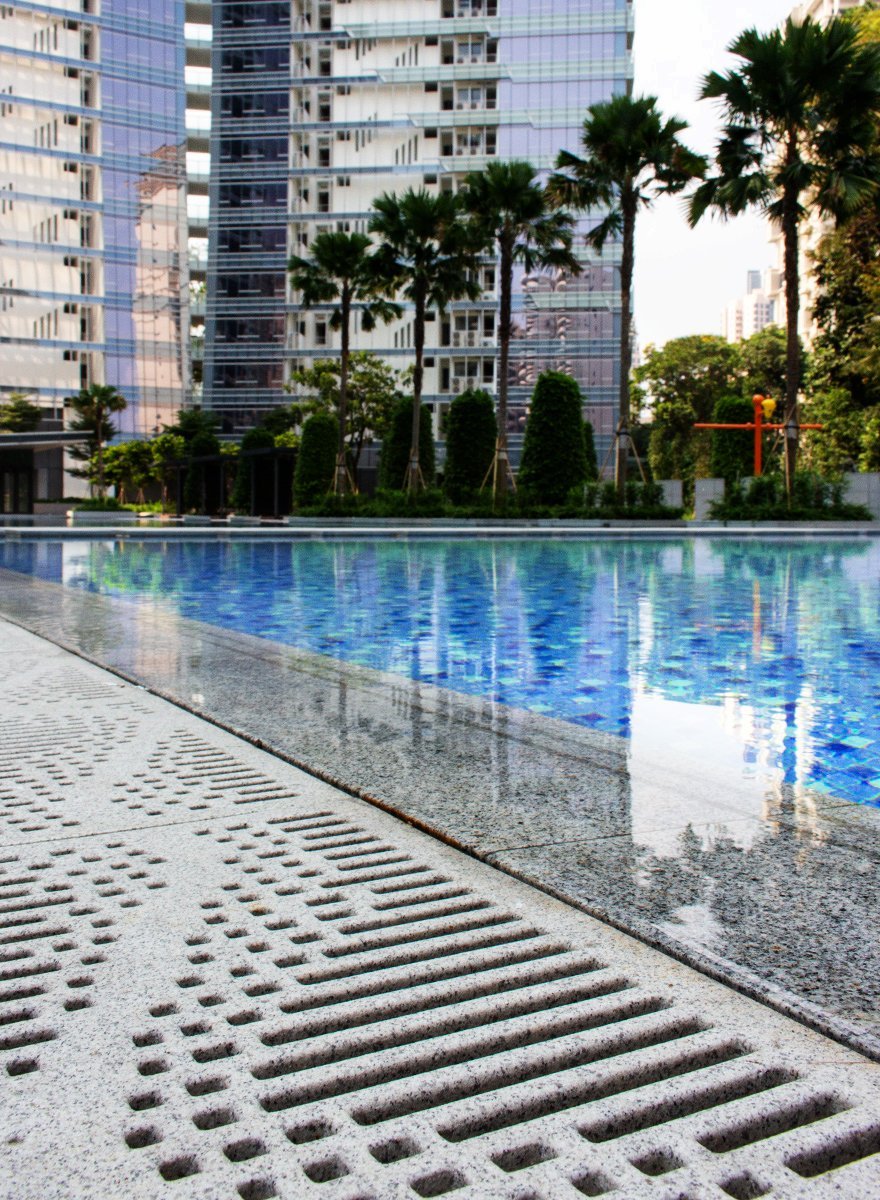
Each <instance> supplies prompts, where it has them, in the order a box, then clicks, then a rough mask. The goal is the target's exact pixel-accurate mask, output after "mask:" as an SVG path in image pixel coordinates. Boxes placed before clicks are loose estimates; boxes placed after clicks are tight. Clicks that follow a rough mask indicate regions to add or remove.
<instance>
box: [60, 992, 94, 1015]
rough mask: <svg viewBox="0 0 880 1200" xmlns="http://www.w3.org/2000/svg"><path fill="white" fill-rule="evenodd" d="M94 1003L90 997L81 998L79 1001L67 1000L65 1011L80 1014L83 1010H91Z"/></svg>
mask: <svg viewBox="0 0 880 1200" xmlns="http://www.w3.org/2000/svg"><path fill="white" fill-rule="evenodd" d="M91 1007H92V1002H91V1000H90V999H89V998H88V996H80V997H79V999H78V1000H65V1001H64V1009H65V1011H66V1012H79V1011H80V1009H83V1008H91Z"/></svg>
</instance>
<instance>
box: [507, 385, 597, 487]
mask: <svg viewBox="0 0 880 1200" xmlns="http://www.w3.org/2000/svg"><path fill="white" fill-rule="evenodd" d="M583 424H584V418H583V398H582V396H581V389H580V388H579V387H578V385H577V382H576V381H575V380H574V379H572V378H571V376H570V375H563V374H562V372H560V371H545V372H544V373H543V375H540V376H539V377H538V382H537V383H536V384H535V390H534V392H533V393H532V403H531V409H530V411H529V419H528V422H527V423H526V432H525V438H524V440H523V452H522V462H521V463H520V468H519V482H520V486H521V487H522V489H523V491H524V492H526V493H528V494H530V495H532V496H534V498H535V500H536V501H537V502H538V503H539V504H562V503H563V502H564V501H565V500H566V499H567V498H568V494H569V492H570V491H571V490H572V488H576V487H579V486H581V484H583V483H585V482H586V479H587V455H586V450H585V447H584V428H583Z"/></svg>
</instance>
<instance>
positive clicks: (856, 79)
mask: <svg viewBox="0 0 880 1200" xmlns="http://www.w3.org/2000/svg"><path fill="white" fill-rule="evenodd" d="M729 52H730V53H731V54H734V55H736V56H737V58H739V59H741V60H742V61H741V64H740V65H739V66H738V67H737V69H735V70H732V71H729V72H727V74H724V75H721V74H719V73H718V72H717V71H713V72H712V73H711V74H709V75H707V76H706V78H705V79H704V81H703V87H702V92H701V96H702V98H703V99H706V100H718V101H720V102H721V105H722V107H723V111H724V117H725V126H724V129H723V132H722V135H721V138H720V140H719V143H718V147H717V150H716V156H715V163H716V166H717V173H716V174H715V175H713V176H711V177H710V178H709V179H707V180H706V181H705V182H704V183H703V184H702V185H701V186H700V187H699V188H698V189H697V191H696V193H695V194H694V196H693V198H692V201H691V207H690V221H691V224H692V225H696V223H697V222H698V221H699V220H700V218H701V217H702V216H703V214H704V213H705V212H706V211H707V210H709V209H714V210H715V211H717V212H719V213H720V214H721V215H722V216H725V217H728V216H734V215H736V214H737V213H741V212H744V211H745V210H746V209H747V208H751V207H753V206H754V207H756V208H759V209H761V211H762V212H764V213H765V214H766V215H767V216H768V217H770V218H772V219H773V220H774V221H776V222H778V223H779V225H780V226H781V229H782V238H783V246H784V274H785V305H786V325H787V352H786V372H785V416H784V423H785V426H786V430H785V483H786V490H787V491H788V493H789V495H790V494H791V485H792V480H793V478H794V472H795V468H796V466H797V451H798V390H799V387H800V378H801V367H802V363H801V347H800V342H799V339H798V317H799V309H800V272H799V262H798V256H799V227H800V222H801V219H802V218H803V216H804V214H805V213H806V212H807V210H808V209H809V208H813V209H817V210H818V211H819V212H820V213H822V214H823V215H825V216H828V217H832V218H834V219H835V220H837V221H841V220H846V218H848V217H850V216H852V215H853V213H855V212H857V211H858V209H859V208H860V207H861V206H862V205H863V204H864V203H865V202H866V201H867V200H869V199H871V198H873V197H874V196H875V195H876V192H877V187H878V181H880V151H878V143H877V119H878V116H880V47H878V46H877V45H876V44H860V42H859V33H858V30H857V28H856V27H855V26H853V25H852V24H851V23H850V22H848V21H845V20H840V19H837V20H832V21H830V22H829V23H828V25H826V26H824V27H823V26H822V25H819V24H817V23H816V22H815V21H812V20H810V19H809V18H808V19H807V20H805V21H804V22H803V23H802V24H796V23H795V22H794V21H793V20H792V19H791V18H789V19H788V20H787V21H786V23H785V25H784V27H783V28H782V29H775V30H773V32H771V33H767V34H762V33H758V31H757V30H756V29H747V30H746V31H745V32H744V33H741V34H740V35H739V37H738V38H736V39H735V41H734V42H733V43H732V44H731V45H730V47H729Z"/></svg>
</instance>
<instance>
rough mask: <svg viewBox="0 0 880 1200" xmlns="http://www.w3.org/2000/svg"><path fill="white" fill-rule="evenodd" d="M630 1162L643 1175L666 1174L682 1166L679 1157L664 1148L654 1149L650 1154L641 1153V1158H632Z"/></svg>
mask: <svg viewBox="0 0 880 1200" xmlns="http://www.w3.org/2000/svg"><path fill="white" fill-rule="evenodd" d="M632 1164H633V1166H634V1167H637V1168H638V1169H639V1170H640V1171H641V1172H642V1174H643V1175H667V1174H668V1173H669V1172H670V1171H677V1170H678V1168H679V1167H683V1166H684V1163H683V1162H682V1161H681V1159H678V1158H676V1157H675V1155H674V1154H670V1153H669V1152H668V1151H666V1150H655V1151H654V1152H653V1153H651V1154H643V1155H642V1156H641V1158H634V1159H633V1160H632Z"/></svg>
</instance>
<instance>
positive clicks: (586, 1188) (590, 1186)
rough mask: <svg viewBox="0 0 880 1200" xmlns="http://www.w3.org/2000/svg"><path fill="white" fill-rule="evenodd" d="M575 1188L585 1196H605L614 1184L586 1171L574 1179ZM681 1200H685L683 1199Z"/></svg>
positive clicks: (597, 1174) (603, 1177) (592, 1172)
mask: <svg viewBox="0 0 880 1200" xmlns="http://www.w3.org/2000/svg"><path fill="white" fill-rule="evenodd" d="M571 1182H572V1184H573V1185H574V1187H575V1188H576V1189H577V1191H579V1192H580V1193H581V1194H582V1195H584V1196H604V1195H605V1193H606V1192H610V1191H613V1190H614V1184H613V1183H612V1182H611V1181H610V1180H609V1179H606V1178H605V1176H604V1175H601V1174H600V1173H599V1172H598V1171H584V1172H583V1173H582V1174H581V1175H576V1176H575V1177H574V1179H572V1181H571ZM681 1200H684V1198H683V1197H681Z"/></svg>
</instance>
